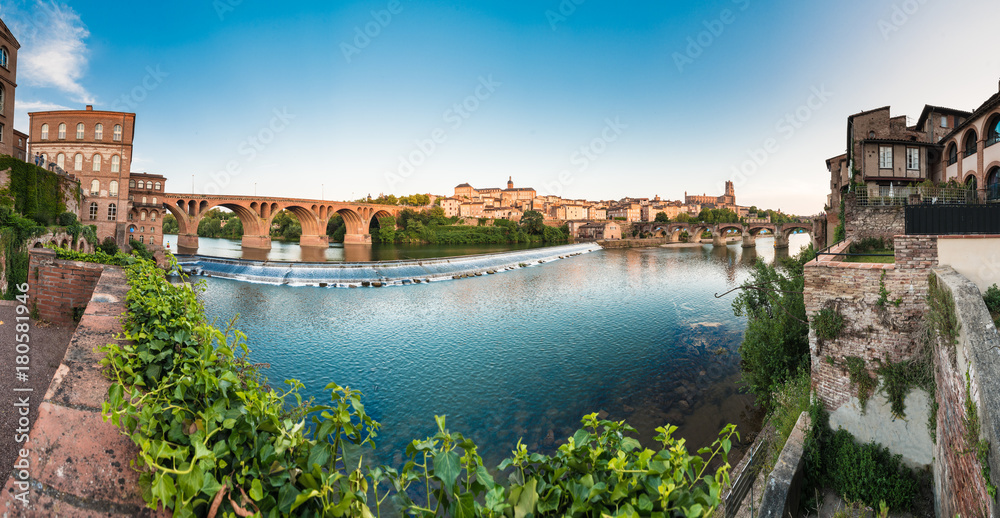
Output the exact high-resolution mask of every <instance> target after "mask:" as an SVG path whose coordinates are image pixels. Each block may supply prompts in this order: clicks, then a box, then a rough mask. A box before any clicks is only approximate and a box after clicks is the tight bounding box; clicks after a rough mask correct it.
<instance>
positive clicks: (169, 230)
mask: <svg viewBox="0 0 1000 518" xmlns="http://www.w3.org/2000/svg"><path fill="white" fill-rule="evenodd" d="M180 231H181V227H180V225H178V224H177V218H175V217H174V215H173V214H167V215H165V216H163V233H164V234H178V233H180Z"/></svg>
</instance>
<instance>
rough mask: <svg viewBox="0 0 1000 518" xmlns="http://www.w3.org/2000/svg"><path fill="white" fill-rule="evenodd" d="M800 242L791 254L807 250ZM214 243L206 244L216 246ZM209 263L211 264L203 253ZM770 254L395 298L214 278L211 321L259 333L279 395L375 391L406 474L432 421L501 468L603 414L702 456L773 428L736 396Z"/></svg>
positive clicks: (579, 265)
mask: <svg viewBox="0 0 1000 518" xmlns="http://www.w3.org/2000/svg"><path fill="white" fill-rule="evenodd" d="M808 239H809V238H808V236H804V235H798V236H792V238H791V250H798V249H799V248H800V247H801V246H804V245H806V244H808ZM206 241H209V240H202V242H203V243H204V242H206ZM203 253H204V252H203ZM773 256H774V249H773V242H772V240H770V239H764V238H762V239H759V240H758V244H757V249H756V250H754V249H750V250H743V249H742V248H741V247H740V246H739V245H730V246H728V247H719V248H713V247H712V246H711V245H704V246H696V247H676V248H648V249H628V250H603V251H598V252H594V253H589V254H584V255H582V256H579V257H573V258H569V259H565V260H560V261H555V262H552V263H546V264H543V265H538V266H533V267H530V268H520V269H517V270H513V271H507V272H502V273H499V274H497V275H490V276H483V277H476V278H471V279H461V280H456V281H446V282H436V283H430V284H419V285H412V286H399V287H391V288H383V289H364V288H362V289H343V288H341V289H334V288H318V287H291V286H274V285H265V284H252V283H246V282H239V281H232V280H227V279H217V278H209V279H206V283H207V289H206V291H205V293H204V294H203V295H202V299H203V301H204V304H205V308H206V311H207V313H208V314H209V315H210V316H213V317H215V316H218V317H221V318H222V319H229V318H232V317H234V316H236V315H237V314H239V315H240V323H239V327H240V328H241V329H242V330H243V331H244V332H246V333H247V335H248V336H249V345H250V347H251V349H252V353H251V360H252V361H254V362H264V363H269V364H270V365H271V367H270V369H268V370H266V375H267V376H268V377H269V379H270V380H271V383H272V384H273V385H278V384H280V382H281V380H284V379H287V378H296V379H299V380H300V381H302V382H303V383H305V385H306V391H305V393H306V395H308V396H315V397H316V401H317V402H319V403H322V402H325V401H328V395H326V394H324V393H323V391H322V388H323V387H324V386H325V385H326V384H327V383H329V382H337V383H339V384H341V385H348V386H350V387H351V388H355V389H359V390H361V391H363V392H364V394H365V395H364V398H363V401H364V403H365V405H366V409H367V410H368V412H369V413H370V414H371V415H372V416H373V417H374V418H375V419H376V420H378V421H379V422H380V423H381V424H382V429H381V430H380V432H379V437H378V439H377V444H378V449H377V451H376V457H377V459H376V460H377V462H379V463H383V464H389V465H392V466H395V467H400V466H402V464H403V462H404V459H403V455H402V452H403V450H404V448H405V445H406V444H407V443H408V442H409V441H411V440H413V439H423V438H425V437H428V436H430V435H433V434H434V432H435V431H436V430H435V424H434V416H435V415H447V418H448V427H449V428H450V429H451V430H453V431H461V432H463V433H464V434H465V435H466V436H467V437H471V438H472V439H473V440H475V441H476V443H477V444H478V445H479V451H480V454H481V455H482V456H483V458H484V461H485V462H486V464H487V465H488V466H490V465H494V466H495V465H496V464H498V463H499V462H500V460H502V459H503V458H504V457H506V456H508V455H509V453H510V451H511V450H513V449H514V447H515V445H516V444H517V441H518V439H519V438H523V441H524V443H525V444H526V445H527V446H528V447H529V448H530V449H531V450H535V451H543V452H552V451H553V450H554V448H555V447H557V445H558V444H559V441H560V440H561V439H565V438H566V437H568V436H570V435H572V433H573V432H574V431H575V430H576V429H577V428H578V427H579V423H580V418H581V417H582V416H583V415H585V414H587V413H589V412H600V413H601V415H602V416H604V415H606V416H607V417H608V418H609V419H615V420H626V421H627V422H628V423H629V424H631V425H632V426H634V427H635V428H637V429H638V432H639V434H638V435H639V438H640V440H641V441H642V442H643V444H644V445H646V446H649V447H654V448H655V447H656V446H657V445H656V444H655V443H654V441H652V438H653V436H654V435H655V432H654V429H655V428H656V427H657V426H662V425H664V424H666V423H671V424H674V425H677V426H678V427H679V431H678V435H679V436H681V437H685V438H686V439H687V440H688V444H689V447H690V449H691V450H692V451H694V450H696V449H697V448H699V447H700V446H704V445H708V444H710V443H711V442H712V441H713V440H714V439H715V437H716V435H717V433H718V431H719V430H720V429H721V428H722V427H723V426H725V425H726V424H727V423H735V424H737V425H738V430H739V431H740V432H741V435H742V437H743V443H741V444H737V445H736V449H737V451H738V452H739V451H740V450H741V448H743V447H745V444H746V443H747V441H748V440H752V437H753V435H754V434H755V433H756V431H757V430H758V429H759V427H760V420H761V416H760V415H759V412H758V411H756V410H755V408H754V406H753V398H752V397H751V396H749V395H747V394H744V393H743V392H741V390H740V388H739V386H738V379H739V356H738V350H737V349H738V347H739V343H740V340H741V337H742V333H743V330H744V328H745V320H744V319H742V318H737V317H735V316H734V315H733V311H732V307H731V304H732V300H733V298H734V295H729V296H726V297H723V298H716V297H715V294H717V293H722V292H725V291H727V290H729V289H731V288H733V287H735V286H737V285H739V284H740V283H741V282H742V281H744V280H745V279H746V278H747V276H748V275H749V272H748V268H749V267H750V266H751V265H752V264H753V262H754V261H755V260H756V259H757V258H758V257H759V258H761V259H764V260H766V261H770V260H773Z"/></svg>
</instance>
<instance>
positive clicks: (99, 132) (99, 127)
mask: <svg viewBox="0 0 1000 518" xmlns="http://www.w3.org/2000/svg"><path fill="white" fill-rule="evenodd" d="M94 140H104V125H103V124H101V123H99V122H98V123H97V124H95V125H94Z"/></svg>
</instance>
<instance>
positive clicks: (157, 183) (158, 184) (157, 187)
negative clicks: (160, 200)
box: [153, 182, 160, 203]
mask: <svg viewBox="0 0 1000 518" xmlns="http://www.w3.org/2000/svg"><path fill="white" fill-rule="evenodd" d="M156 190H157V191H158V190H160V182H156ZM153 203H156V202H153Z"/></svg>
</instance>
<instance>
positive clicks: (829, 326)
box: [812, 308, 844, 340]
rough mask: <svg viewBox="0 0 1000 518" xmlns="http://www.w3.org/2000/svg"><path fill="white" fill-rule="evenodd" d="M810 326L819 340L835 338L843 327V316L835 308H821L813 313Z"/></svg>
mask: <svg viewBox="0 0 1000 518" xmlns="http://www.w3.org/2000/svg"><path fill="white" fill-rule="evenodd" d="M812 328H813V329H814V330H815V331H816V336H817V337H819V338H820V339H821V340H836V339H837V337H839V336H840V332H841V331H843V329H844V317H843V316H842V315H841V314H840V312H838V311H837V309H836V308H823V309H821V310H820V311H819V313H816V314H815V315H813V318H812Z"/></svg>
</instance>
